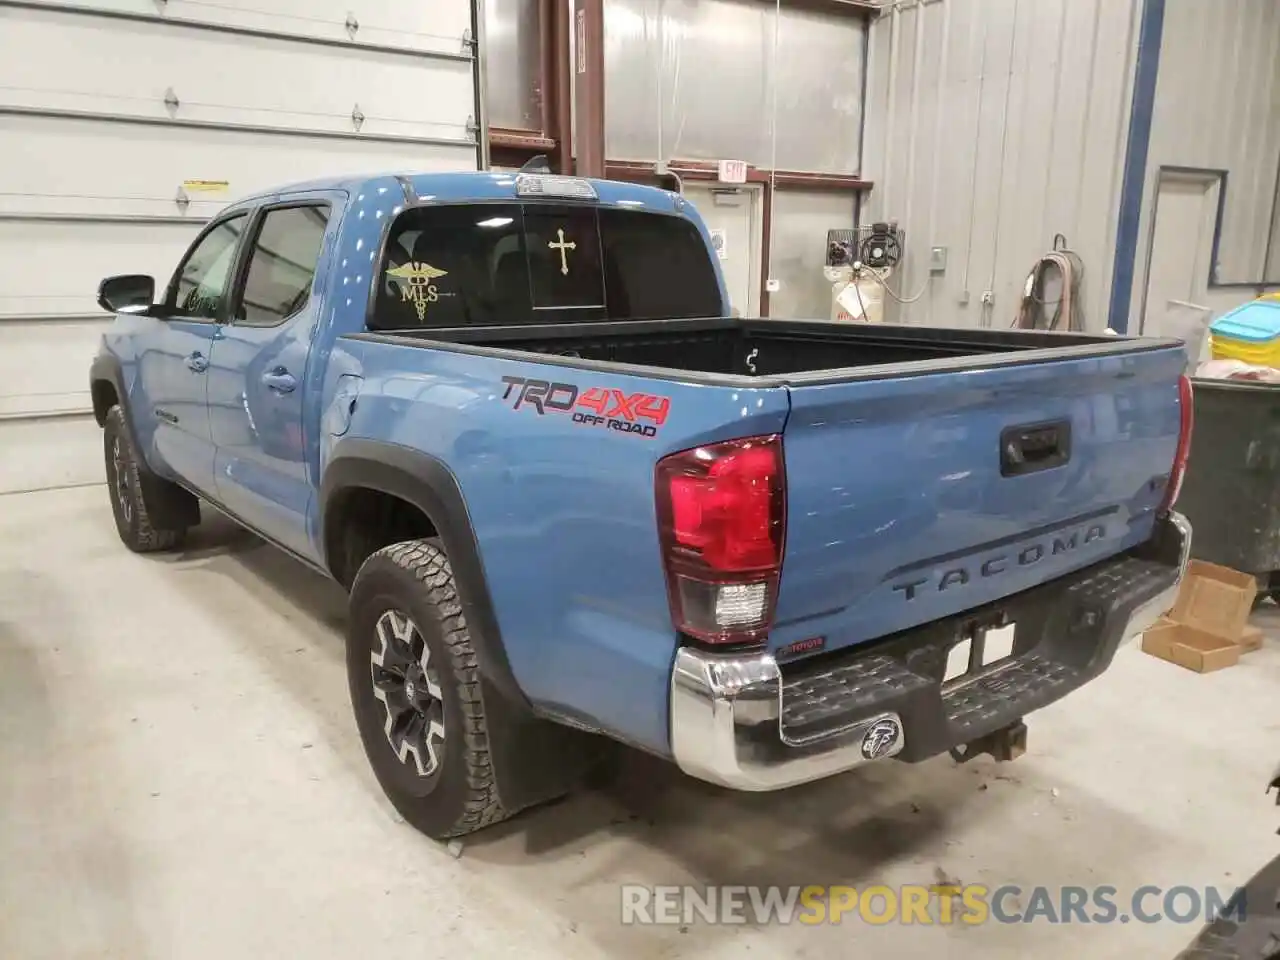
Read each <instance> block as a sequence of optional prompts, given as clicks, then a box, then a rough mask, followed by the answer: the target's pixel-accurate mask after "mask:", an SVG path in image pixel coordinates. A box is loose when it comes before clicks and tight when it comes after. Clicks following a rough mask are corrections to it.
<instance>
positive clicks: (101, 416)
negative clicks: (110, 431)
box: [89, 354, 142, 453]
mask: <svg viewBox="0 0 1280 960" xmlns="http://www.w3.org/2000/svg"><path fill="white" fill-rule="evenodd" d="M100 383H108V384H110V385H111V388H112V389H113V390H115V392H116V403H117V404H118V405H119V407H120V412H121V413H123V414H124V424H125V427H126V428H127V429H128V431H129V439H130V440H131V441H132V442H133V449H135V450H137V451H138V452H139V453H141V452H142V447H141V446H139V445H138V431H137V430H136V429H135V428H134V426H133V411H132V410H130V409H129V393H128V391H127V390H125V388H124V369H123V368H122V367H121V366H120V360H119V359H118V358H117V357H113V356H111V355H110V354H101V355H99V356H97V357H94V359H93V363H92V364H91V365H90V366H89V395H90V396H91V397H92V398H93V418H94V419H95V420H97V421H98V426H100V427H102V426H105V425H106V422H107V411H108V410H110V409H111V405H110V404H107V405H105V406H104V405H102V404H100V403H99V402H98V391H97V389H96V388H97V385H98V384H100Z"/></svg>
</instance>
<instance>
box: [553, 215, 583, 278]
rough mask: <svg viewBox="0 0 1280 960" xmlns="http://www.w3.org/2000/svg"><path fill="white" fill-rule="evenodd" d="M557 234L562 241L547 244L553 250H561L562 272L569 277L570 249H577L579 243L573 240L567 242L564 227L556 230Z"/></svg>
mask: <svg viewBox="0 0 1280 960" xmlns="http://www.w3.org/2000/svg"><path fill="white" fill-rule="evenodd" d="M556 236H558V237H559V238H560V242H559V243H554V242H550V243H548V244H547V246H548V247H550V248H551V249H552V250H559V251H560V272H561V273H562V274H564V275H565V276H566V277H567V276H568V275H569V251H570V250H577V249H578V245H577V244H576V243H574V242H573V241H570V242H568V243H565V241H564V228H563V227H561V228H560V229H558V230H556Z"/></svg>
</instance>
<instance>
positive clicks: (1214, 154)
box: [1131, 0, 1280, 315]
mask: <svg viewBox="0 0 1280 960" xmlns="http://www.w3.org/2000/svg"><path fill="white" fill-rule="evenodd" d="M1169 166H1177V167H1191V168H1204V169H1205V170H1207V171H1226V190H1225V194H1224V201H1223V218H1222V228H1221V235H1220V238H1219V241H1218V251H1217V265H1218V269H1217V275H1218V280H1219V281H1220V282H1221V283H1223V284H1231V283H1252V284H1257V283H1259V282H1260V281H1262V280H1263V279H1264V278H1265V279H1269V280H1271V281H1272V282H1273V283H1280V237H1276V238H1275V240H1274V241H1273V242H1272V244H1271V246H1272V258H1271V264H1270V269H1266V270H1265V272H1264V264H1265V260H1266V256H1267V246H1268V237H1269V235H1270V234H1271V232H1272V228H1273V219H1274V218H1275V217H1276V216H1277V213H1278V211H1277V210H1276V203H1275V199H1276V190H1277V183H1276V179H1277V169H1278V168H1280V2H1277V0H1214V2H1205V0H1166V5H1165V19H1164V38H1163V42H1162V44H1161V52H1160V74H1159V80H1158V82H1157V86H1156V102H1155V109H1154V111H1153V116H1152V130H1151V149H1150V155H1149V159H1148V165H1147V180H1146V188H1145V190H1144V191H1143V214H1142V221H1141V224H1140V227H1139V234H1138V235H1139V237H1140V238H1141V239H1140V241H1139V245H1138V247H1139V249H1138V251H1137V257H1136V263H1135V270H1134V275H1135V280H1134V289H1133V292H1132V300H1131V304H1132V311H1133V313H1134V315H1136V314H1137V313H1138V311H1140V310H1141V309H1142V304H1143V293H1144V291H1145V289H1146V277H1147V264H1148V260H1149V257H1150V244H1151V241H1152V220H1153V210H1154V207H1155V201H1156V194H1157V191H1158V177H1159V174H1160V169H1161V167H1169ZM1215 195H1216V194H1215ZM1276 227H1277V228H1278V229H1280V224H1276ZM1255 294H1256V289H1250V288H1247V287H1246V288H1233V287H1231V286H1222V287H1210V286H1209V284H1208V277H1204V278H1197V280H1196V287H1195V291H1194V295H1195V297H1196V301H1197V302H1198V303H1202V304H1203V305H1204V306H1206V307H1209V308H1211V309H1212V310H1214V311H1221V310H1223V309H1226V308H1229V307H1230V306H1232V305H1234V304H1236V303H1240V302H1243V301H1245V300H1248V299H1251V298H1252V297H1253V296H1254V295H1255Z"/></svg>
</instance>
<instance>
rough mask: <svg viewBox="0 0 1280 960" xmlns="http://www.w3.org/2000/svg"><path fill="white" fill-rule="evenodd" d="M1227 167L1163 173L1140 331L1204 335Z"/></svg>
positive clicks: (1155, 334)
mask: <svg viewBox="0 0 1280 960" xmlns="http://www.w3.org/2000/svg"><path fill="white" fill-rule="evenodd" d="M1221 189H1222V174H1221V171H1213V170H1194V171H1193V170H1171V169H1163V170H1161V171H1160V174H1159V177H1158V178H1157V180H1156V203H1155V211H1154V216H1153V218H1152V221H1153V222H1152V225H1151V250H1150V256H1149V258H1148V260H1147V286H1146V290H1145V292H1144V294H1143V298H1142V315H1141V318H1140V321H1139V327H1138V332H1139V333H1140V334H1142V335H1144V336H1149V337H1162V336H1171V337H1179V338H1181V339H1184V340H1187V341H1188V344H1190V343H1191V340H1189V339H1188V334H1189V333H1192V332H1193V330H1194V332H1196V333H1198V334H1199V335H1198V336H1197V337H1196V339H1197V340H1199V339H1200V337H1201V336H1203V329H1202V328H1203V324H1204V322H1205V321H1206V319H1207V318H1208V315H1209V314H1211V313H1212V310H1211V308H1210V307H1208V306H1205V305H1204V304H1203V303H1202V302H1200V301H1202V300H1203V297H1204V294H1205V292H1206V291H1207V287H1208V282H1209V275H1210V272H1211V271H1210V266H1211V265H1210V263H1209V261H1210V258H1212V256H1213V236H1214V229H1215V226H1216V223H1217V212H1218V191H1219V190H1221Z"/></svg>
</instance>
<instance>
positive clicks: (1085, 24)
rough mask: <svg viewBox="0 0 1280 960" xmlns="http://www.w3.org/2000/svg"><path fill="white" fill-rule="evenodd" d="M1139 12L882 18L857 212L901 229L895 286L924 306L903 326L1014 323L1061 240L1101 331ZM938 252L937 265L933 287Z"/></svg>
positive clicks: (976, 9) (983, 3)
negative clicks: (1072, 255) (864, 196)
mask: <svg viewBox="0 0 1280 960" xmlns="http://www.w3.org/2000/svg"><path fill="white" fill-rule="evenodd" d="M1206 5H1212V4H1206ZM1137 6H1138V3H1137V0H931V2H927V3H916V4H914V5H909V6H908V5H904V6H899V7H897V8H895V9H894V10H893V11H892V12H890V13H886V14H884V15H882V16H881V17H880V18H879V19H878V20H877V22H876V24H875V25H874V26H873V27H872V31H871V42H870V56H869V73H868V89H867V129H866V131H865V133H864V138H865V146H864V152H863V157H864V166H863V173H864V175H865V176H866V177H867V178H868V179H871V180H874V181H875V183H876V189H875V190H874V191H873V193H872V194H871V197H870V198H869V203H868V204H867V206H866V208H865V210H864V214H863V218H862V219H863V221H864V222H869V221H872V220H877V219H889V218H896V219H897V220H898V221H899V222H900V223H901V224H902V226H903V227H904V228H905V229H906V231H907V245H906V258H905V266H904V267H903V268H900V270H899V271H898V274H897V275H896V277H894V278H893V280H892V281H891V285H892V286H894V287H895V288H896V289H897V290H898V291H899V292H901V293H903V294H904V295H906V296H914V295H917V294H918V295H919V297H920V299H919V300H918V301H917V302H915V303H912V304H909V305H906V306H904V307H902V308H901V312H900V313H899V315H898V316H899V319H902V320H906V321H909V322H914V323H926V324H938V325H948V326H950V325H957V326H997V327H1000V326H1008V325H1009V324H1010V323H1012V321H1013V318H1014V316H1015V314H1016V311H1017V308H1018V303H1019V298H1020V296H1021V289H1022V286H1023V283H1024V282H1025V279H1026V274H1027V272H1028V270H1030V268H1031V266H1032V264H1033V263H1034V261H1035V259H1036V258H1037V257H1039V256H1040V255H1041V254H1043V253H1044V252H1045V251H1047V250H1048V249H1050V247H1051V246H1052V243H1053V239H1054V235H1055V234H1057V233H1061V234H1063V235H1064V236H1065V237H1066V238H1067V242H1068V244H1069V245H1070V247H1071V248H1072V249H1074V250H1075V251H1076V252H1077V253H1078V254H1079V255H1080V256H1081V258H1082V259H1083V261H1084V264H1085V268H1086V279H1085V298H1086V310H1087V316H1088V318H1089V323H1090V326H1091V328H1093V329H1101V328H1102V327H1104V326H1105V323H1106V304H1107V292H1108V290H1109V288H1110V274H1111V267H1112V253H1113V250H1114V243H1115V230H1116V211H1117V207H1118V202H1119V190H1120V182H1121V169H1122V163H1123V159H1124V145H1125V134H1126V131H1127V129H1128V111H1129V101H1130V85H1131V82H1132V72H1133V57H1134V51H1135V47H1136V45H1135V36H1136V29H1137V20H1136V12H1137ZM933 246H941V247H945V248H946V258H947V260H946V270H945V272H943V273H941V274H936V275H933V279H932V280H930V279H929V278H930V276H931V274H930V271H929V256H930V248H931V247H933ZM988 291H989V292H990V294H991V299H992V303H991V304H990V305H989V306H988V305H986V304H984V303H983V302H982V300H983V294H984V293H986V292H988ZM889 316H890V317H892V316H893V313H892V312H890V313H889Z"/></svg>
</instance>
